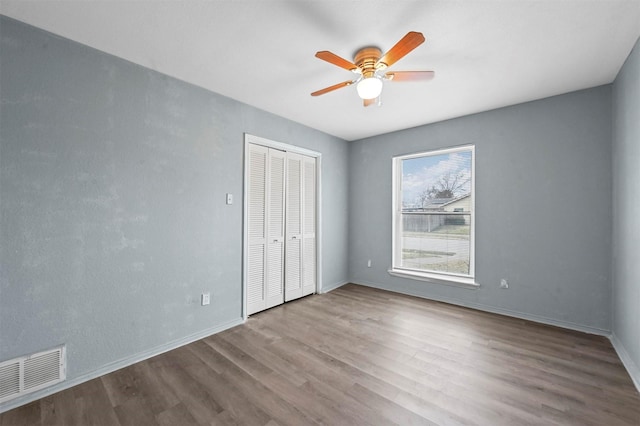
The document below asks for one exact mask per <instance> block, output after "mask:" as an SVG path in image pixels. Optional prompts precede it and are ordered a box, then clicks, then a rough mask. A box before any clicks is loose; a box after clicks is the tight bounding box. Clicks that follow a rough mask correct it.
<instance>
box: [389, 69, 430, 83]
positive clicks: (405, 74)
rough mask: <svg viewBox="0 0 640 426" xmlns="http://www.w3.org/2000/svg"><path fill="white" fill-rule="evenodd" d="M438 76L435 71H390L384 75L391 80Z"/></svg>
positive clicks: (422, 79)
mask: <svg viewBox="0 0 640 426" xmlns="http://www.w3.org/2000/svg"><path fill="white" fill-rule="evenodd" d="M435 76H436V73H435V72H433V71H389V72H388V73H386V74H385V75H384V77H385V78H386V79H388V80H391V81H424V80H432V79H433V77H435Z"/></svg>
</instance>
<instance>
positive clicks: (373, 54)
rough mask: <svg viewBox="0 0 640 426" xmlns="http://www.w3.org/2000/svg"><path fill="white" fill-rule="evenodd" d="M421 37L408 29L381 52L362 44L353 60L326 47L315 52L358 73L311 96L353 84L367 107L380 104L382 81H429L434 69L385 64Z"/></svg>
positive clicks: (421, 41) (421, 37)
mask: <svg viewBox="0 0 640 426" xmlns="http://www.w3.org/2000/svg"><path fill="white" fill-rule="evenodd" d="M424 40H425V39H424V36H423V35H422V33H418V32H415V31H410V32H408V33H407V35H405V36H404V37H402V39H401V40H400V41H399V42H397V43H396V44H395V46H393V47H392V48H391V49H389V51H388V52H387V53H385V54H384V55H383V54H382V51H381V50H380V49H378V48H377V47H364V48H362V49H360V50H358V51H357V52H356V54H355V56H354V57H353V62H350V61H348V60H346V59H344V58H341V57H340V56H338V55H336V54H335V53H331V52H329V51H328V50H323V51H320V52H317V53H316V58H319V59H322V60H323V61H327V62H329V63H331V64H333V65H337V66H339V67H340V68H344V69H346V70H349V71H351V72H353V73H354V74H357V75H358V76H357V77H356V78H355V79H354V80H347V81H343V82H342V83H338V84H334V85H333V86H329V87H325V88H324V89H321V90H318V91H315V92H313V93H312V94H311V96H320V95H324V94H325V93H329V92H332V91H334V90H337V89H340V88H342V87H346V86H351V85H352V84H355V85H356V90H357V92H358V96H360V98H362V99H363V101H364V106H365V107H367V106H369V105H373V104H377V105H380V94H381V93H382V82H383V80H390V81H418V80H431V79H432V78H433V77H434V76H435V72H433V71H386V70H387V68H388V67H390V66H391V65H393V64H394V63H396V62H397V61H398V60H400V59H402V58H403V57H404V56H405V55H406V54H407V53H409V52H411V51H412V50H413V49H415V48H416V47H418V46H420V45H421V44H422V43H424Z"/></svg>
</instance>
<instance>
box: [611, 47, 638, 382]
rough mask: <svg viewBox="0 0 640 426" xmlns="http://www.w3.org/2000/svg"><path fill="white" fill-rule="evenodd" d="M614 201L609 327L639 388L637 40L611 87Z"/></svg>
mask: <svg viewBox="0 0 640 426" xmlns="http://www.w3.org/2000/svg"><path fill="white" fill-rule="evenodd" d="M613 201H614V202H613V265H612V268H613V325H612V327H613V333H614V335H615V337H616V338H617V339H618V341H619V342H620V343H621V344H622V345H623V347H624V350H625V352H626V354H627V355H628V356H629V358H630V359H628V360H625V361H627V362H626V364H627V368H629V370H632V371H631V373H632V374H633V375H634V379H635V380H636V384H637V385H639V386H640V262H639V260H640V40H639V41H638V42H636V45H635V47H634V49H633V50H632V51H631V54H630V55H629V58H627V61H626V63H625V65H624V66H623V68H622V70H621V71H620V73H619V74H618V77H617V78H616V81H615V82H614V85H613ZM629 361H631V362H632V363H633V364H634V365H631V366H630V365H629Z"/></svg>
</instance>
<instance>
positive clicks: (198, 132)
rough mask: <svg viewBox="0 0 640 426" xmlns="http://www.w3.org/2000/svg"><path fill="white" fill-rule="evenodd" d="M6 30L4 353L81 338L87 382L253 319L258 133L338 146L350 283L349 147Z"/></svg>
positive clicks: (3, 25) (1, 241)
mask: <svg viewBox="0 0 640 426" xmlns="http://www.w3.org/2000/svg"><path fill="white" fill-rule="evenodd" d="M0 31H1V33H0V35H1V40H0V42H1V52H2V53H1V58H0V59H1V70H0V87H1V93H0V96H1V112H0V113H1V115H0V120H1V127H0V143H1V144H0V203H1V204H0V206H1V207H0V214H1V218H0V266H1V267H0V360H6V359H10V358H13V357H15V356H19V355H23V354H28V353H32V352H35V351H39V350H42V349H46V348H49V347H53V346H56V345H59V344H62V343H66V344H67V350H68V361H69V365H68V368H69V369H68V377H69V379H73V378H74V377H79V376H83V375H87V374H91V372H93V371H97V370H99V369H100V368H103V367H104V366H106V365H110V364H111V363H117V362H119V361H120V360H123V359H128V358H131V357H135V356H137V354H140V353H144V352H145V351H149V350H153V349H154V348H157V347H161V346H165V345H167V344H170V343H171V342H172V341H179V340H181V339H184V338H185V337H188V336H191V335H194V334H198V333H201V332H203V331H206V330H209V329H214V328H216V327H220V326H224V325H225V324H228V323H230V322H233V321H237V320H238V319H240V316H241V306H242V304H241V289H242V280H241V277H242V189H243V186H242V185H243V155H244V153H243V150H244V135H243V132H249V133H252V134H255V135H258V136H262V137H265V138H270V139H274V140H277V141H280V142H285V143H289V144H293V145H298V146H301V147H304V148H309V149H312V150H316V151H319V152H321V153H322V165H323V174H322V177H323V180H322V188H323V194H322V200H323V204H322V207H321V208H322V214H323V221H324V228H323V234H322V235H321V238H322V247H323V256H324V264H323V283H322V284H323V286H324V287H332V286H335V285H336V284H341V283H343V282H344V281H346V280H347V278H348V264H347V260H346V259H347V257H348V256H347V252H346V250H347V220H348V216H347V211H346V206H347V204H348V200H347V178H348V176H347V174H348V173H347V170H348V168H347V159H348V146H347V143H346V142H345V141H342V140H340V139H337V138H335V137H332V136H329V135H326V134H323V133H321V132H318V131H316V130H312V129H309V128H306V127H304V126H302V125H299V124H297V123H294V122H291V121H288V120H284V119H282V118H279V117H277V116H274V115H271V114H268V113H266V112H264V111H261V110H257V109H255V108H252V107H249V106H247V105H244V104H241V103H238V102H236V101H233V100H231V99H228V98H225V97H222V96H219V95H216V94H214V93H211V92H208V91H206V90H204V89H201V88H198V87H195V86H192V85H189V84H186V83H184V82H181V81H178V80H175V79H172V78H170V77H167V76H165V75H162V74H159V73H157V72H154V71H151V70H148V69H145V68H142V67H140V66H137V65H134V64H131V63H129V62H126V61H124V60H121V59H118V58H115V57H113V56H110V55H107V54H104V53H102V52H99V51H96V50H93V49H91V48H88V47H86V46H82V45H80V44H77V43H75V42H72V41H69V40H66V39H62V38H60V37H56V36H53V35H51V34H49V33H46V32H44V31H41V30H38V29H35V28H33V27H30V26H27V25H25V24H23V23H20V22H17V21H14V20H11V19H9V18H6V17H0ZM227 192H229V193H233V194H234V195H235V203H234V204H233V205H230V206H229V205H226V204H225V193H227ZM204 291H210V292H211V293H212V302H211V305H210V306H207V307H202V306H200V305H199V297H200V293H202V292H204Z"/></svg>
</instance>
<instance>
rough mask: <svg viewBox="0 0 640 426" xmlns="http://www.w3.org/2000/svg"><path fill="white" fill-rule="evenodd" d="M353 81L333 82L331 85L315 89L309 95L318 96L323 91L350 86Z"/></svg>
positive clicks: (322, 93)
mask: <svg viewBox="0 0 640 426" xmlns="http://www.w3.org/2000/svg"><path fill="white" fill-rule="evenodd" d="M352 84H353V81H351V80H348V81H343V82H342V83H338V84H334V85H333V86H329V87H325V88H324V89H320V90H317V91H315V92H313V93H312V94H311V96H320V95H324V94H325V93H329V92H333V91H334V90H337V89H340V88H341V87H346V86H351V85H352Z"/></svg>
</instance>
